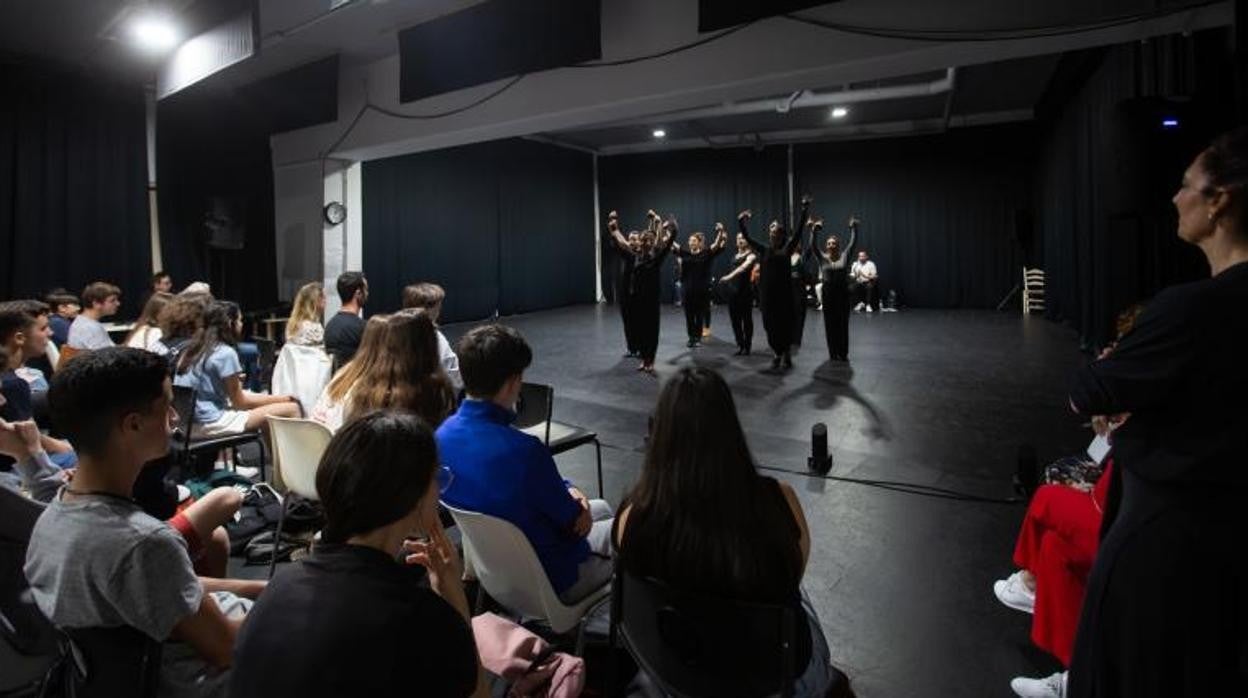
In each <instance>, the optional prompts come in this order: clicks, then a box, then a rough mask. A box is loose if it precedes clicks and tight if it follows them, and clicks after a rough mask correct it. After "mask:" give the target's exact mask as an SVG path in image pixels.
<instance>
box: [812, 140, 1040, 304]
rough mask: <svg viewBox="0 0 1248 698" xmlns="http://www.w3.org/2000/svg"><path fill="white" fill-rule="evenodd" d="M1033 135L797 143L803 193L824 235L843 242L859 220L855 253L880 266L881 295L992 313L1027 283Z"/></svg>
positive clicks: (904, 300) (911, 302)
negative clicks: (1023, 239) (850, 223)
mask: <svg viewBox="0 0 1248 698" xmlns="http://www.w3.org/2000/svg"><path fill="white" fill-rule="evenodd" d="M1033 135H1034V132H1033V130H1032V128H1031V127H1029V126H1026V125H1011V126H1000V127H991V128H976V129H968V130H958V131H950V132H948V133H946V134H942V135H937V136H921V137H915V138H898V139H886V140H871V141H859V142H853V143H821V144H811V145H799V146H796V148H795V153H794V170H795V177H796V180H797V188H798V191H799V192H806V193H809V194H811V195H812V196H814V199H815V203H814V205H813V207H812V213H813V214H815V215H818V216H822V217H823V219H824V234H825V235H824V236H825V237H826V235H828V234H831V233H837V234H838V235H840V237H841V238H842V243H844V242H845V235H844V231H845V222H846V220H847V219H848V218H849V216H850V214H856V215H857V216H858V217H859V218H861V219H862V226H861V230H860V232H859V237H858V241H857V250H866V251H867V252H868V254H869V255H870V257H871V259H872V260H873V261H874V262H875V264H876V267H877V268H878V269H879V274H880V288H881V291H882V293H888V292H889V291H891V290H896V291H897V293H898V295H899V299H900V301H901V302H902V303H904V304H905V305H909V306H915V307H925V308H994V307H996V306H997V304H998V303H999V302H1000V301H1001V299H1002V298H1003V297H1004V296H1006V294H1008V293H1009V292H1010V289H1011V288H1013V287H1014V285H1015V284H1017V283H1019V281H1020V280H1021V278H1022V258H1023V251H1022V248H1021V247H1020V239H1019V238H1020V233H1023V232H1024V231H1020V230H1018V229H1017V228H1018V226H1019V223H1020V222H1021V221H1022V220H1025V219H1026V209H1027V207H1028V205H1029V187H1028V168H1029V162H1030V152H1029V151H1030V145H1029V144H1030V143H1031V142H1032V139H1033Z"/></svg>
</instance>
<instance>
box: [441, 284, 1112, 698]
mask: <svg viewBox="0 0 1248 698" xmlns="http://www.w3.org/2000/svg"><path fill="white" fill-rule="evenodd" d="M503 322H506V323H507V324H510V325H512V326H514V327H516V328H517V329H519V330H520V331H521V332H523V333H524V335H525V337H527V338H528V340H529V342H530V344H532V346H533V350H534V362H533V366H532V367H531V368H530V370H529V371H528V373H527V374H526V376H525V377H526V379H527V380H530V381H534V382H541V383H549V384H551V385H553V386H554V388H555V406H554V415H555V418H556V419H560V420H564V421H568V422H573V423H576V424H579V425H582V426H585V427H588V428H591V429H594V430H596V431H597V432H598V433H599V435H600V438H601V440H602V444H603V454H602V457H603V469H604V476H605V482H606V495H607V498H608V499H609V500H610V501H611V502H612V503H613V504H615V503H618V502H619V500H620V498H621V495H622V494H623V493H624V492H625V491H626V490H627V489H628V488H629V487H630V486H631V485H632V484H633V482H634V481H635V479H636V477H637V474H638V472H639V470H640V467H641V461H642V455H643V454H642V449H643V437H644V435H645V431H646V420H647V416H648V415H649V414H650V411H651V410H652V408H653V406H654V401H655V398H656V396H657V395H658V389H659V385H660V383H661V381H662V379H663V378H664V377H665V376H667V375H670V374H671V373H673V372H674V371H675V370H676V369H677V368H678V367H680V366H682V365H686V364H689V363H697V364H699V365H702V366H709V367H711V368H714V369H716V370H718V371H719V372H720V373H722V374H723V375H724V377H725V378H726V379H727V380H728V382H729V383H730V384H731V385H732V388H733V393H734V395H735V397H736V400H737V408H738V411H739V412H740V415H741V421H742V423H743V424H744V426H745V430H746V434H747V436H748V438H749V442H750V447H751V449H752V450H753V453H754V457H755V458H756V460H757V461H758V462H759V463H760V464H763V465H767V466H771V467H775V468H782V469H785V470H789V471H792V472H791V474H785V473H770V474H772V475H774V476H776V477H779V478H781V479H783V480H785V481H787V482H789V483H790V484H792V485H793V487H794V488H795V489H796V490H797V491H798V493H799V495H800V497H801V499H802V505H803V507H804V508H805V511H806V518H807V519H808V521H809V523H810V528H811V534H812V538H813V550H812V553H811V558H810V564H809V567H808V569H807V570H806V577H805V582H804V586H805V588H806V590H807V592H808V593H809V594H810V596H811V598H812V600H813V601H814V604H815V607H816V608H817V609H818V611H819V616H820V619H821V620H822V622H823V627H824V631H825V632H826V634H827V637H828V641H829V644H830V646H831V648H832V658H833V662H834V663H835V664H836V665H837V666H839V667H841V668H842V669H844V670H845V671H846V672H847V673H848V674H849V675H850V677H851V678H852V679H853V682H854V686H855V689H856V690H857V692H858V695H859V696H862V697H864V698H876V697H879V698H904V697H908V696H914V697H915V698H918V697H919V696H922V697H924V698H930V697H933V696H941V697H943V696H1006V695H1011V693H1010V689H1009V680H1010V678H1012V677H1014V676H1017V675H1024V674H1025V675H1033V676H1042V675H1048V674H1049V673H1051V672H1052V671H1056V670H1058V669H1059V667H1058V665H1057V663H1056V662H1055V661H1053V660H1052V659H1050V658H1048V657H1047V656H1045V655H1043V654H1042V653H1040V652H1039V651H1037V650H1034V649H1033V648H1032V646H1031V643H1030V641H1029V639H1028V633H1029V627H1030V618H1031V617H1030V616H1028V615H1024V614H1022V613H1019V612H1017V611H1012V610H1009V609H1006V608H1005V607H1004V606H1002V605H1001V604H1000V603H999V602H998V601H997V600H996V598H995V597H994V596H993V593H992V588H991V586H992V582H993V581H994V580H995V579H998V578H1000V577H1003V576H1005V575H1006V574H1008V573H1009V572H1010V571H1011V569H1012V563H1011V559H1010V558H1011V555H1012V552H1013V545H1014V537H1015V534H1016V533H1017V531H1018V526H1019V524H1020V522H1021V520H1022V515H1023V511H1024V509H1023V506H1022V505H1021V504H1013V505H1009V504H993V503H978V502H967V501H952V500H947V499H937V498H932V497H926V496H920V495H915V494H907V493H900V492H895V491H889V490H885V489H880V488H876V487H868V486H864V485H860V484H851V483H838V482H833V481H825V480H821V479H813V478H810V477H806V476H804V475H803V474H801V471H803V470H804V469H805V466H806V457H807V456H808V455H809V452H810V429H811V426H812V425H813V424H814V423H815V422H824V423H826V424H827V425H828V434H829V437H828V440H829V443H830V447H831V450H832V453H833V457H834V465H833V469H832V474H833V475H841V476H847V477H855V478H863V479H875V480H898V481H906V482H913V483H918V484H922V485H930V486H935V487H941V488H948V489H952V490H957V491H961V492H966V493H970V494H976V495H981V496H985V497H994V498H1005V497H1009V496H1011V495H1012V490H1011V484H1010V482H1011V477H1012V475H1013V473H1014V468H1015V463H1016V459H1017V453H1018V448H1019V446H1020V444H1024V443H1027V444H1032V445H1034V447H1035V449H1036V451H1037V452H1038V454H1039V461H1040V462H1041V463H1045V462H1048V461H1050V460H1052V459H1054V458H1056V457H1058V456H1061V455H1068V454H1073V453H1077V452H1079V451H1080V450H1081V449H1082V448H1083V447H1084V446H1085V445H1086V443H1087V441H1088V440H1089V439H1090V434H1089V433H1088V432H1087V430H1086V429H1083V428H1081V427H1080V422H1081V420H1080V419H1079V418H1077V417H1076V416H1074V415H1072V414H1071V413H1070V411H1069V409H1068V408H1067V406H1066V388H1067V386H1068V385H1069V381H1070V378H1071V373H1072V371H1073V370H1074V369H1075V368H1076V367H1077V366H1079V365H1080V363H1081V362H1082V361H1083V358H1082V357H1081V355H1080V354H1079V353H1078V351H1077V347H1076V339H1075V336H1074V334H1073V332H1071V331H1070V330H1068V329H1065V328H1063V327H1061V326H1058V325H1055V324H1053V323H1051V322H1048V321H1046V320H1044V319H1042V318H1039V317H1020V316H1019V315H1015V314H1006V313H993V312H987V311H983V312H981V311H923V310H910V311H903V312H900V313H886V314H872V315H865V314H863V315H854V316H853V317H852V318H851V319H850V360H851V363H850V364H849V365H848V366H846V365H843V364H836V365H834V364H830V363H828V362H827V350H826V348H825V345H824V339H823V326H822V318H821V317H820V314H819V313H818V312H816V311H813V310H812V311H810V313H809V314H808V315H807V318H806V327H805V333H804V340H805V342H804V346H803V347H802V349H801V351H799V352H797V353H795V354H794V357H793V360H794V366H793V369H792V370H790V371H788V372H786V373H783V374H775V373H772V372H771V371H770V360H771V357H770V354H769V352H768V351H767V349H766V342H765V337H764V335H763V332H762V326H761V322H760V321H759V319H758V317H757V315H756V316H755V323H756V325H757V329H756V334H755V338H754V351H755V353H754V354H753V355H752V356H748V357H736V356H733V355H732V352H733V351H734V350H735V345H734V343H733V341H732V333H731V328H730V326H729V324H728V314H727V310H726V309H725V308H722V307H718V308H716V309H715V310H714V316H713V323H712V324H713V327H712V329H713V332H714V337H713V338H712V339H709V340H707V341H706V342H705V343H704V345H703V346H702V347H701V348H699V349H696V350H692V351H691V350H688V349H686V348H685V341H686V338H685V336H684V316H683V314H682V313H681V311H680V309H679V308H676V307H671V306H664V308H663V313H662V323H663V325H662V333H661V339H660V345H659V352H658V360H657V361H656V366H657V368H658V373H659V375H658V378H657V379H656V378H654V377H650V376H647V375H645V374H642V373H639V372H637V371H635V370H634V368H635V367H636V360H634V359H625V358H622V357H621V354H622V353H623V349H624V340H623V335H622V329H621V325H620V320H619V314H618V312H617V310H616V308H615V307H613V306H578V307H571V308H564V309H559V310H552V311H546V312H540V313H533V314H529V315H523V316H515V317H508V318H504V319H503ZM472 324H473V323H464V324H458V325H451V326H447V327H446V328H444V329H445V330H446V332H447V335H448V337H449V338H450V339H451V341H452V342H454V341H455V339H456V338H457V337H458V335H459V334H460V333H462V332H463V331H465V330H466V329H467V328H469V327H471V326H472ZM558 462H559V466H560V469H561V470H562V471H563V472H564V475H565V476H566V477H568V478H569V479H571V480H573V481H574V482H576V483H577V485H578V486H580V487H581V488H582V489H583V490H585V492H587V493H592V492H593V491H594V490H595V489H596V484H595V477H594V450H593V448H592V447H586V448H581V449H577V450H575V451H573V452H570V453H568V454H565V455H561V456H559V458H558Z"/></svg>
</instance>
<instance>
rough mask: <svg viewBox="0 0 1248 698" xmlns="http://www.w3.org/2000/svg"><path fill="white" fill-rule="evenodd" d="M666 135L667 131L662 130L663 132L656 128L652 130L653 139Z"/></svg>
mask: <svg viewBox="0 0 1248 698" xmlns="http://www.w3.org/2000/svg"><path fill="white" fill-rule="evenodd" d="M666 135H667V131H664V130H663V129H661V128H656V129H654V137H655V138H663V137H664V136H666Z"/></svg>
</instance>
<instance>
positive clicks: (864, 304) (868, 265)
mask: <svg viewBox="0 0 1248 698" xmlns="http://www.w3.org/2000/svg"><path fill="white" fill-rule="evenodd" d="M849 275H850V277H851V278H853V280H854V300H856V301H857V304H856V305H855V306H854V312H857V313H861V312H862V311H863V310H864V309H865V310H866V311H867V312H868V313H874V312H875V311H877V310H879V309H880V288H879V273H878V272H877V271H876V269H875V262H872V261H871V258H870V257H869V256H868V255H867V251H866V250H862V251H860V252H859V253H858V260H857V261H855V262H854V264H853V266H851V267H850V269H849Z"/></svg>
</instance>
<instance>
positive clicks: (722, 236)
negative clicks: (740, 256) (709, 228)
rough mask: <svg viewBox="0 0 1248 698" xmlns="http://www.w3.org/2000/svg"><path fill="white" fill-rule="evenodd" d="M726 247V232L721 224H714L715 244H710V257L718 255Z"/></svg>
mask: <svg viewBox="0 0 1248 698" xmlns="http://www.w3.org/2000/svg"><path fill="white" fill-rule="evenodd" d="M726 247H728V230H727V229H726V228H724V224H723V223H719V222H716V223H715V242H712V243H711V256H712V257H714V256H715V255H717V254H719V253H720V252H723V251H724V248H726Z"/></svg>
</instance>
